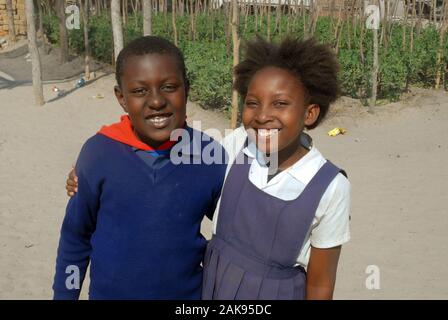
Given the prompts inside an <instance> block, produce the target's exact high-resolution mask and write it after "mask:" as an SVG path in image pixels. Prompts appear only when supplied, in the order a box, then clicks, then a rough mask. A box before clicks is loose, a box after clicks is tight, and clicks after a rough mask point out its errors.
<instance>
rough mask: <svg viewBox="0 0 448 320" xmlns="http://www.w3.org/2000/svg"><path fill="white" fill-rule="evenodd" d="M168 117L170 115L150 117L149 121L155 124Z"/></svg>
mask: <svg viewBox="0 0 448 320" xmlns="http://www.w3.org/2000/svg"><path fill="white" fill-rule="evenodd" d="M168 118H169V117H166V116H157V117H153V118H150V119H149V121H151V122H152V123H155V124H159V123H163V122H164V121H166V120H167V119H168Z"/></svg>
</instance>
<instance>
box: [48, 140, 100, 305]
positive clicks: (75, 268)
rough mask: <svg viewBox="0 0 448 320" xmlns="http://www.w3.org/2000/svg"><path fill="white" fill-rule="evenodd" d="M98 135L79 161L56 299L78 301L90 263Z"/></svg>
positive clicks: (59, 259) (63, 233)
mask: <svg viewBox="0 0 448 320" xmlns="http://www.w3.org/2000/svg"><path fill="white" fill-rule="evenodd" d="M95 137H96V136H94V137H92V138H90V139H89V140H87V142H86V143H85V144H84V145H83V147H82V149H81V152H80V154H79V157H78V160H77V162H76V173H77V175H78V192H77V193H76V194H75V196H74V197H72V198H70V200H69V202H68V204H67V208H66V212H65V217H64V220H63V223H62V227H61V234H60V240H59V247H58V252H57V259H56V274H55V277H54V284H53V290H54V299H70V300H71V299H78V298H79V294H80V291H81V285H82V282H83V280H84V277H85V274H86V270H87V266H88V265H89V261H90V253H91V244H90V238H91V236H92V234H93V232H94V231H95V228H96V217H97V211H98V208H99V197H100V193H101V190H100V188H101V181H100V174H99V172H98V169H99V168H100V166H99V165H101V148H100V147H99V146H98V141H97V139H96V138H95Z"/></svg>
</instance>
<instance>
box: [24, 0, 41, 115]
mask: <svg viewBox="0 0 448 320" xmlns="http://www.w3.org/2000/svg"><path fill="white" fill-rule="evenodd" d="M25 11H26V25H27V35H28V50H29V52H30V55H31V71H32V78H33V91H34V103H35V104H36V105H37V106H42V105H44V104H45V100H44V93H43V88H42V70H41V63H40V56H39V50H38V49H37V41H36V27H35V21H36V14H35V10H34V2H33V0H26V1H25Z"/></svg>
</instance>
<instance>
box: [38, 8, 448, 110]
mask: <svg viewBox="0 0 448 320" xmlns="http://www.w3.org/2000/svg"><path fill="white" fill-rule="evenodd" d="M306 19H309V17H307V18H306ZM176 21H177V24H176V26H177V31H178V40H179V47H180V48H181V50H182V51H183V52H184V55H185V59H186V64H187V69H188V76H189V78H190V81H191V90H190V98H191V99H192V100H194V101H197V102H199V103H200V104H201V105H203V106H204V107H206V108H216V109H222V110H225V109H228V108H229V106H230V101H231V83H232V72H231V71H232V44H231V35H229V34H228V29H227V28H228V17H227V16H226V15H225V14H224V12H223V11H222V10H218V11H214V12H213V14H212V15H208V14H204V13H200V14H198V15H197V17H196V22H195V24H196V34H195V41H193V33H192V30H191V22H190V16H189V15H187V14H185V15H183V16H177V18H176ZM43 22H44V29H45V33H46V34H47V37H48V39H49V41H50V42H52V43H54V44H57V42H58V37H59V25H58V21H57V18H56V16H55V15H47V16H44V21H43ZM82 23H83V22H82V21H81V24H82ZM336 24H337V20H336V19H335V20H332V18H331V17H321V18H319V20H318V22H317V24H316V29H315V34H314V36H315V37H316V39H318V41H321V42H324V43H329V44H330V45H332V46H333V47H334V48H336V44H338V45H337V48H338V58H339V62H340V65H341V68H340V74H339V78H340V81H341V86H342V91H343V94H345V95H349V96H351V97H354V98H360V99H363V100H365V99H367V98H368V97H369V96H370V92H371V88H372V84H371V72H372V61H373V45H372V39H373V36H372V32H371V31H370V30H364V36H363V38H361V29H360V26H359V25H353V24H352V22H351V21H347V22H342V24H341V26H340V28H341V29H340V39H339V41H338V43H337V41H336V39H334V27H335V26H336ZM268 27H269V28H270V34H271V38H272V39H274V40H278V39H281V38H282V37H284V36H285V35H286V33H287V30H288V29H289V34H290V35H293V36H296V37H302V36H303V35H304V30H303V17H302V16H294V15H291V16H288V15H285V14H284V15H282V16H281V17H280V27H279V28H277V26H276V14H275V11H274V12H273V13H272V16H271V24H270V25H269V26H268V25H267V18H266V16H264V17H263V19H262V20H260V17H258V18H257V19H255V16H253V15H248V16H247V17H246V16H244V15H242V16H241V17H240V24H239V32H240V34H241V37H242V39H243V40H244V39H250V38H253V37H254V36H255V34H257V33H259V34H261V35H266V33H267V29H268ZM142 28H143V18H142V15H141V14H140V13H139V14H135V15H130V16H129V17H128V20H127V23H126V25H125V26H124V31H123V34H124V41H125V43H128V42H129V41H131V40H133V39H135V38H137V37H139V36H141V35H142V33H143V30H142ZM403 28H406V29H405V33H406V42H405V45H404V46H403V30H404V29H403ZM111 29H112V28H111V22H110V16H109V14H103V15H98V16H92V17H91V18H90V20H89V39H90V46H91V53H92V56H93V57H94V58H95V59H97V60H99V61H102V62H106V63H113V36H112V30H111ZM226 30H227V32H226ZM152 31H153V34H155V35H158V36H161V37H164V38H166V39H170V40H172V39H173V26H172V20H171V13H168V14H164V13H154V14H153V16H152ZM410 32H411V30H410V27H409V26H407V27H404V26H403V25H400V24H398V23H395V24H394V25H393V28H392V34H391V36H390V39H386V40H387V45H386V41H384V43H383V44H382V45H381V46H380V50H379V59H380V67H379V73H378V98H379V99H389V100H397V99H399V97H400V95H401V93H402V92H404V91H405V90H406V89H407V88H408V86H409V85H418V86H423V87H432V86H434V83H435V76H436V73H437V68H438V66H437V58H436V57H437V51H438V44H439V34H438V31H437V30H436V29H435V28H434V27H428V28H425V29H423V30H421V31H420V34H417V30H416V29H414V31H413V32H414V43H413V48H412V51H411V49H410V44H409V39H410ZM68 37H69V47H70V50H71V51H72V52H73V53H76V54H83V52H84V33H83V27H82V25H81V29H80V30H69V31H68ZM361 42H362V43H361ZM361 52H362V55H363V60H362V59H361ZM442 53H443V54H442V66H443V65H446V64H447V62H448V41H446V45H445V47H444V48H443V52H442ZM444 69H445V68H444Z"/></svg>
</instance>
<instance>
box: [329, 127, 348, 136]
mask: <svg viewBox="0 0 448 320" xmlns="http://www.w3.org/2000/svg"><path fill="white" fill-rule="evenodd" d="M346 132H347V130H345V129H343V128H334V129H333V130H330V131H328V135H329V136H330V137H336V136H337V135H338V134H344V133H346Z"/></svg>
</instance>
